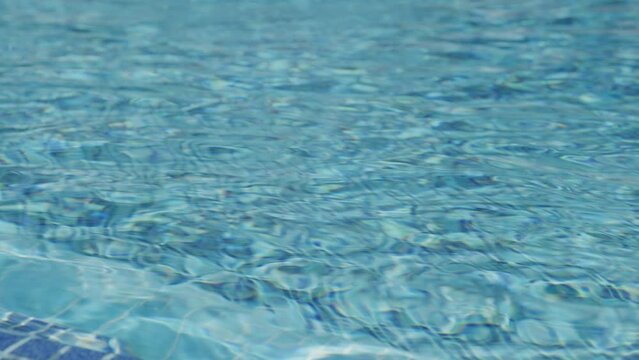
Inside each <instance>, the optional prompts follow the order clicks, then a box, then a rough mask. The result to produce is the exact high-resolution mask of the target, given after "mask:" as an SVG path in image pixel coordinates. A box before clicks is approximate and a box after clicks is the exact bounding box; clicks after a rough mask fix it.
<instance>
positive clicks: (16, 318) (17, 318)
mask: <svg viewBox="0 0 639 360" xmlns="http://www.w3.org/2000/svg"><path fill="white" fill-rule="evenodd" d="M27 319H29V318H28V317H26V316H24V315H20V314H15V313H11V314H9V319H7V321H6V322H7V323H9V324H11V325H17V324H21V323H23V322H25V321H26V320H27Z"/></svg>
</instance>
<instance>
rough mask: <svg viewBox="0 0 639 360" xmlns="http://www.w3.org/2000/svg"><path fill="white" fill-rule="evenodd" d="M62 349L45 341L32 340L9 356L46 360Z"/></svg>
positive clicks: (53, 343) (57, 344)
mask: <svg viewBox="0 0 639 360" xmlns="http://www.w3.org/2000/svg"><path fill="white" fill-rule="evenodd" d="M62 347H63V345H62V344H59V343H56V342H53V341H49V340H45V339H33V340H31V341H29V342H28V343H26V344H24V345H22V346H20V347H19V348H17V349H16V350H14V351H13V352H12V353H11V355H18V356H24V357H26V358H29V359H31V360H46V359H48V358H50V357H51V356H53V355H54V354H55V353H57V352H58V350H60V349H61V348H62Z"/></svg>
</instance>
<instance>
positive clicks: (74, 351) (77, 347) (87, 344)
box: [0, 312, 135, 360]
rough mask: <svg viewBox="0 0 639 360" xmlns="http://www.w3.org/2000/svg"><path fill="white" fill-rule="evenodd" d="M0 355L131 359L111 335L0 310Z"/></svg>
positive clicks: (9, 359) (24, 359) (9, 358)
mask: <svg viewBox="0 0 639 360" xmlns="http://www.w3.org/2000/svg"><path fill="white" fill-rule="evenodd" d="M0 359H6V360H133V359H135V358H134V357H131V356H128V355H126V354H123V352H122V350H121V348H120V345H119V343H118V342H117V341H116V340H115V339H108V338H105V337H102V336H99V335H94V334H86V333H80V332H76V331H73V330H71V329H69V328H65V327H61V326H58V325H54V324H51V323H48V322H45V321H42V320H38V319H34V318H30V317H27V316H24V315H19V314H16V313H11V312H5V313H3V312H0Z"/></svg>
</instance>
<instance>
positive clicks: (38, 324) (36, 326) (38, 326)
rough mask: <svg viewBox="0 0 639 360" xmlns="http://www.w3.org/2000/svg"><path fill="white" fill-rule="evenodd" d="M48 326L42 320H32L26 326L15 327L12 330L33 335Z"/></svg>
mask: <svg viewBox="0 0 639 360" xmlns="http://www.w3.org/2000/svg"><path fill="white" fill-rule="evenodd" d="M47 325H48V324H47V323H45V322H44V321H40V320H31V321H29V322H28V323H26V324H24V325H19V326H16V327H14V328H13V329H12V330H15V331H19V332H23V333H31V332H34V331H38V330H42V329H43V328H44V327H45V326H47Z"/></svg>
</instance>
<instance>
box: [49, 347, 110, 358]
mask: <svg viewBox="0 0 639 360" xmlns="http://www.w3.org/2000/svg"><path fill="white" fill-rule="evenodd" d="M104 355H106V353H103V352H99V351H93V350H87V349H81V348H72V349H71V350H69V351H67V352H66V353H64V355H62V357H60V358H59V360H100V359H102V358H103V357H104Z"/></svg>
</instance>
